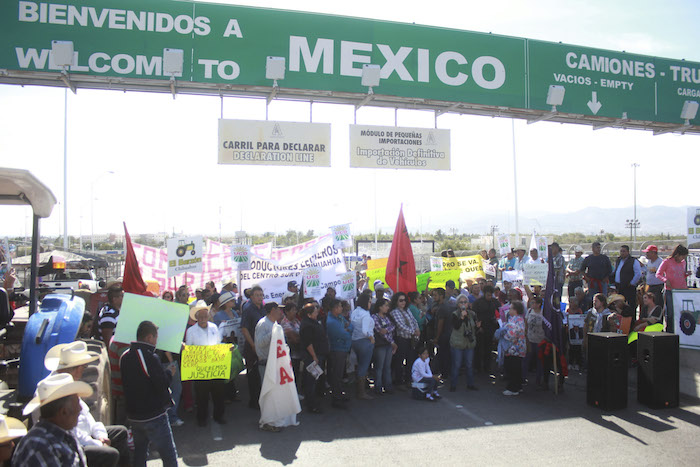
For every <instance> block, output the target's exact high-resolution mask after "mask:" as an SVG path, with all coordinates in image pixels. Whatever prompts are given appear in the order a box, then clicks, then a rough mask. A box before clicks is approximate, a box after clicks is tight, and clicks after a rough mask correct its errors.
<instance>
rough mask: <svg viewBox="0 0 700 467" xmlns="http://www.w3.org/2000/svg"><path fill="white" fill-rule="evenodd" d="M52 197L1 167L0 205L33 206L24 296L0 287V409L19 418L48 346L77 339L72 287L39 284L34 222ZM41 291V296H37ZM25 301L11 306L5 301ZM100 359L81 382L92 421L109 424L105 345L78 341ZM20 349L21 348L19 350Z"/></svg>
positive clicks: (79, 307) (79, 304) (78, 315)
mask: <svg viewBox="0 0 700 467" xmlns="http://www.w3.org/2000/svg"><path fill="white" fill-rule="evenodd" d="M55 204H56V198H55V197H54V195H53V193H52V192H51V190H50V189H49V188H48V187H47V186H46V185H44V184H43V183H41V182H40V181H39V180H38V179H37V178H36V177H34V175H32V174H31V173H30V172H28V171H26V170H20V169H9V168H0V205H27V206H30V207H31V208H32V246H31V255H32V262H31V270H30V281H29V290H28V292H29V293H28V296H27V293H26V292H27V291H26V290H25V289H24V288H13V289H11V290H7V291H6V290H5V289H4V288H0V339H1V341H0V349H2V351H3V355H2V358H3V359H4V360H2V361H0V379H2V382H1V383H0V403H1V409H0V410H2V412H3V413H6V414H8V415H9V416H11V417H15V418H19V419H24V418H25V417H23V416H22V409H23V407H24V405H26V403H27V402H28V401H29V400H30V399H31V398H32V397H33V396H34V392H35V390H36V387H37V383H38V382H39V381H40V380H42V379H43V378H45V377H46V376H48V374H49V370H47V369H46V368H45V367H44V357H45V356H46V353H47V352H48V351H49V349H51V348H52V347H53V346H55V345H57V344H66V343H70V342H73V341H75V340H77V339H78V331H79V329H80V326H81V323H82V320H83V315H84V313H85V300H83V299H82V298H80V297H78V296H76V295H75V293H74V291H73V289H72V288H65V289H62V288H61V287H53V288H41V290H38V287H37V283H38V277H39V253H40V246H39V238H40V236H39V221H40V219H45V218H47V217H49V216H50V215H51V211H52V210H53V208H54V206H55ZM39 292H41V295H40V294H39ZM23 298H24V299H26V298H28V300H29V301H28V304H27V305H26V306H23V307H19V308H17V309H15V310H11V309H10V306H9V300H10V299H15V300H19V301H21V300H22V299H23ZM82 340H84V341H85V342H86V343H87V346H88V349H89V350H90V351H92V352H95V353H97V354H98V355H99V356H100V358H99V359H98V360H96V361H94V362H92V363H91V364H89V365H88V367H87V368H86V369H85V371H84V374H83V381H85V382H86V383H88V384H90V385H91V386H92V388H93V391H94V393H93V395H92V396H91V397H90V398H89V399H86V400H85V403H86V404H87V405H88V406H89V407H90V411H91V413H92V415H93V416H94V417H95V419H96V420H99V421H102V422H103V423H105V424H109V423H110V422H111V413H112V411H111V372H110V368H109V359H108V356H107V349H106V348H105V346H104V344H103V343H102V342H101V341H98V340H93V339H82ZM20 349H21V350H20Z"/></svg>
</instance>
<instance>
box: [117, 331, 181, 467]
mask: <svg viewBox="0 0 700 467" xmlns="http://www.w3.org/2000/svg"><path fill="white" fill-rule="evenodd" d="M157 342H158V328H157V327H156V325H155V324H153V323H152V322H151V321H142V322H141V323H140V324H139V326H138V328H137V329H136V342H132V343H131V346H130V347H129V350H127V351H126V352H124V354H123V355H122V356H121V360H120V367H121V372H122V382H123V383H124V394H125V396H126V413H127V415H128V417H129V420H130V421H131V431H132V433H133V435H134V464H133V465H135V466H139V467H142V466H145V465H146V458H147V457H148V443H149V442H151V443H153V444H155V445H156V449H157V450H158V453H159V454H160V458H161V459H162V460H163V466H166V467H174V466H177V450H176V448H175V440H173V432H172V430H171V429H170V423H169V422H168V412H167V411H168V409H169V408H170V407H171V406H172V405H173V401H172V398H171V397H170V389H168V388H169V386H170V378H171V377H172V374H173V372H174V370H171V371H165V370H164V369H163V367H162V366H161V364H160V359H159V358H158V357H157V356H156V354H155V349H156V343H157Z"/></svg>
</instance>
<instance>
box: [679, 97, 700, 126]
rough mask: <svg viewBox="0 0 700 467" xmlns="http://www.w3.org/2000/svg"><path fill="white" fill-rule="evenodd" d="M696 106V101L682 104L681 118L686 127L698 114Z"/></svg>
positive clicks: (697, 105)
mask: <svg viewBox="0 0 700 467" xmlns="http://www.w3.org/2000/svg"><path fill="white" fill-rule="evenodd" d="M699 106H700V104H698V102H697V101H685V102H683V109H682V110H681V118H682V119H683V120H685V124H686V125H690V121H691V120H693V119H694V118H695V116H696V115H697V114H698V107H699Z"/></svg>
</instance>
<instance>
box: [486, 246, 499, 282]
mask: <svg viewBox="0 0 700 467" xmlns="http://www.w3.org/2000/svg"><path fill="white" fill-rule="evenodd" d="M487 261H488V263H489V264H490V265H491V266H493V267H494V271H497V270H498V258H497V257H496V249H495V248H491V249H490V250H489V253H488V260H487ZM496 279H497V277H496V276H494V275H493V274H490V273H487V274H486V280H489V281H491V282H492V283H496ZM492 285H493V284H492Z"/></svg>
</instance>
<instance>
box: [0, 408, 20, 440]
mask: <svg viewBox="0 0 700 467" xmlns="http://www.w3.org/2000/svg"><path fill="white" fill-rule="evenodd" d="M26 434H27V427H26V426H24V423H22V422H20V421H19V420H17V419H16V418H12V417H5V416H4V415H0V444H4V443H7V442H8V441H10V440H13V439H15V438H19V437H20V436H24V435H26Z"/></svg>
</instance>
